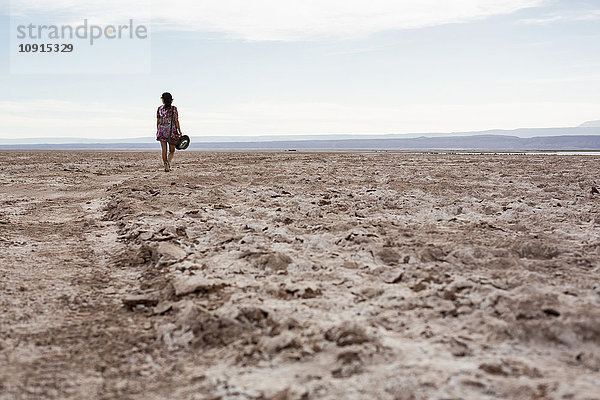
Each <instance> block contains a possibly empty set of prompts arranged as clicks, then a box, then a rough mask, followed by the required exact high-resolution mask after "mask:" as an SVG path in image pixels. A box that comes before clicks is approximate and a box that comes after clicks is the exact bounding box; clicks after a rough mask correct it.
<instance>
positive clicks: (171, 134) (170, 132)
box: [156, 104, 179, 143]
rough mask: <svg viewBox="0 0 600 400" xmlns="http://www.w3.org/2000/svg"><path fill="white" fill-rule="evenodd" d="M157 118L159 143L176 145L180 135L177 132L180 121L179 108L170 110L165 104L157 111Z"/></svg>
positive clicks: (157, 138) (172, 107)
mask: <svg viewBox="0 0 600 400" xmlns="http://www.w3.org/2000/svg"><path fill="white" fill-rule="evenodd" d="M156 118H158V130H157V131H156V140H158V141H159V142H169V143H175V142H176V141H177V139H178V138H179V133H178V132H177V121H178V119H179V114H178V113H177V107H175V106H171V107H170V108H166V107H165V106H164V104H163V105H162V106H160V107H158V110H156Z"/></svg>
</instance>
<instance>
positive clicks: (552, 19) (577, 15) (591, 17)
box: [517, 10, 600, 25]
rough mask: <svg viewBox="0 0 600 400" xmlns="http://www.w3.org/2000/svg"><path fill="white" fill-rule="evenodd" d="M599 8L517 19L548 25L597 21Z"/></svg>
mask: <svg viewBox="0 0 600 400" xmlns="http://www.w3.org/2000/svg"><path fill="white" fill-rule="evenodd" d="M599 20H600V10H578V11H576V12H564V13H552V14H546V15H545V16H543V17H540V18H527V19H520V20H519V21H517V22H518V23H520V24H526V25H549V24H553V23H557V22H581V21H599Z"/></svg>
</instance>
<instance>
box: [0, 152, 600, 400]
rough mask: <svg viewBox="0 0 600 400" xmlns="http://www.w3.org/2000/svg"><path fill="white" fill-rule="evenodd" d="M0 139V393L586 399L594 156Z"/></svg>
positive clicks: (591, 351) (596, 391)
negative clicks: (75, 148) (168, 148)
mask: <svg viewBox="0 0 600 400" xmlns="http://www.w3.org/2000/svg"><path fill="white" fill-rule="evenodd" d="M174 165H175V169H174V171H173V172H171V173H169V174H166V173H164V172H162V171H161V162H160V160H159V153H158V151H156V152H152V153H148V152H123V153H116V152H112V153H110V152H106V153H101V152H87V153H86V152H3V153H0V183H1V188H2V190H1V192H0V203H1V204H2V207H1V209H0V249H1V254H0V274H1V280H0V285H1V286H0V307H1V308H0V309H1V313H0V399H3V400H4V399H34V398H60V399H115V398H118V399H215V400H216V399H271V400H275V399H279V400H283V399H397V400H400V399H402V400H408V399H599V398H600V372H599V370H600V307H599V306H600V287H599V284H600V269H599V261H600V250H599V248H600V247H599V246H600V215H599V209H598V204H599V202H600V195H599V194H592V193H591V188H592V186H595V185H596V184H597V183H600V182H598V171H599V170H600V158H598V157H589V156H544V155H527V156H524V155H433V154H380V153H371V154H370V153H335V154H327V153H201V152H187V153H178V154H177V156H176V159H175V164H174Z"/></svg>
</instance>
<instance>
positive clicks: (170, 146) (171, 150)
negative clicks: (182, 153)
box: [167, 143, 175, 164]
mask: <svg viewBox="0 0 600 400" xmlns="http://www.w3.org/2000/svg"><path fill="white" fill-rule="evenodd" d="M174 155H175V146H173V145H172V144H170V143H169V156H168V158H167V161H169V164H170V163H171V161H173V156H174Z"/></svg>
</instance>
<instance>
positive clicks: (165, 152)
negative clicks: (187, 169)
mask: <svg viewBox="0 0 600 400" xmlns="http://www.w3.org/2000/svg"><path fill="white" fill-rule="evenodd" d="M160 147H162V159H163V162H167V161H169V160H168V159H167V143H166V142H160Z"/></svg>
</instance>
